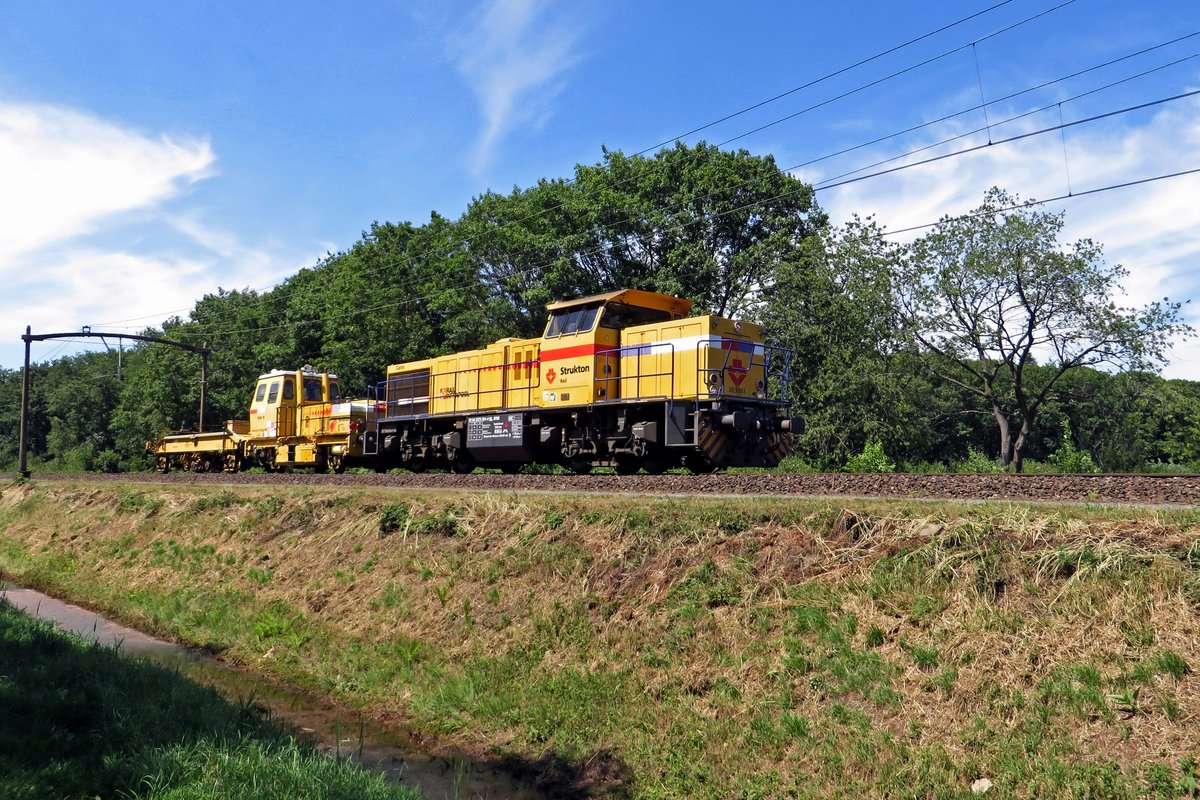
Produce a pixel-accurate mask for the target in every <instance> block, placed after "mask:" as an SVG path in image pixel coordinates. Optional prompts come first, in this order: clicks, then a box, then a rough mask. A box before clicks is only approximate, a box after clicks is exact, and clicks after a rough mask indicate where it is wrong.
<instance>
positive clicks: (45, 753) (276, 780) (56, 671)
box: [0, 602, 420, 800]
mask: <svg viewBox="0 0 1200 800" xmlns="http://www.w3.org/2000/svg"><path fill="white" fill-rule="evenodd" d="M0 797H4V798H6V799H7V800H34V798H39V799H40V798H46V800H69V799H70V798H81V800H82V798H94V797H124V798H171V799H172V800H187V799H190V798H196V800H200V799H201V798H213V797H221V798H238V799H239V800H291V798H303V797H311V798H317V797H320V798H327V799H328V800H334V799H335V798H345V800H359V798H378V799H379V800H384V798H392V799H394V800H402V799H403V798H408V800H419V797H420V795H418V794H417V793H416V792H413V791H412V790H409V789H401V788H399V787H395V786H389V785H388V784H386V783H385V782H384V781H383V779H382V778H381V777H380V776H378V775H369V774H367V773H365V772H363V771H362V770H361V769H359V768H358V767H357V766H355V765H352V764H349V763H347V762H345V761H335V760H334V759H332V758H329V757H327V756H323V755H320V754H318V753H316V752H315V751H313V750H312V749H310V748H308V747H305V746H302V745H298V744H296V742H295V741H293V740H292V738H291V737H290V736H288V735H286V734H284V733H282V732H281V731H280V730H279V729H278V728H276V727H275V726H273V725H272V724H270V723H269V722H268V721H266V720H264V719H263V718H262V716H261V715H260V714H259V712H258V711H257V710H256V709H255V708H254V706H253V705H252V704H250V703H249V702H246V703H243V704H241V705H232V704H230V703H227V702H226V701H224V700H223V699H221V697H220V696H218V695H217V694H216V692H214V691H213V690H211V689H207V688H202V687H199V686H195V685H193V684H191V683H188V682H187V681H186V680H184V679H183V678H181V677H180V676H179V675H178V674H176V673H174V672H171V671H169V670H166V669H163V668H161V667H157V666H154V665H151V664H146V663H143V662H139V661H134V660H131V659H128V658H125V657H124V656H121V655H120V654H119V653H118V652H117V651H115V650H113V649H112V648H108V647H101V646H98V645H95V644H88V643H85V642H83V641H82V640H81V639H78V638H76V637H73V636H71V635H69V634H66V633H63V632H61V631H59V630H57V629H55V628H54V627H53V626H52V625H50V624H49V623H46V622H43V621H39V620H34V619H31V618H29V617H27V616H26V615H25V614H23V613H22V612H20V611H17V610H16V609H14V608H13V607H12V606H10V605H9V604H7V603H4V602H0Z"/></svg>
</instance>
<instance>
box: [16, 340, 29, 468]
mask: <svg viewBox="0 0 1200 800" xmlns="http://www.w3.org/2000/svg"><path fill="white" fill-rule="evenodd" d="M30 333H31V331H30V329H29V326H28V325H26V326H25V335H24V336H22V337H21V338H22V339H24V340H25V374H24V375H23V376H22V378H21V434H20V436H21V441H20V444H18V445H17V453H18V455H17V470H18V472H20V474H21V477H22V478H28V477H29V465H28V464H27V463H26V460H25V459H26V455H27V454H26V452H25V437H26V435H27V433H28V429H29V343H30V341H31V340H30V338H29V337H30Z"/></svg>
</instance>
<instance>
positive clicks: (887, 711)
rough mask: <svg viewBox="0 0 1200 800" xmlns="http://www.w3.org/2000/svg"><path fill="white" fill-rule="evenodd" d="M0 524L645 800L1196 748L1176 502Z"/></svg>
mask: <svg viewBox="0 0 1200 800" xmlns="http://www.w3.org/2000/svg"><path fill="white" fill-rule="evenodd" d="M35 510H36V512H37V513H34V511H35ZM0 513H2V514H3V515H4V517H3V520H4V524H5V530H4V533H3V535H2V540H0V546H2V547H4V548H6V550H5V551H0V568H3V569H5V570H6V571H9V572H10V573H16V574H15V577H17V578H18V579H26V580H30V579H32V580H35V581H38V582H42V583H45V584H51V585H52V586H54V587H55V588H58V589H59V590H60V591H66V592H68V593H74V594H77V595H80V596H83V597H84V598H85V599H87V600H88V601H90V602H92V603H95V604H98V605H102V606H107V607H109V608H112V609H115V610H117V611H119V612H121V613H123V614H124V615H125V616H126V617H135V618H136V617H138V616H141V622H142V623H143V624H148V625H150V626H153V627H157V628H158V629H160V630H162V629H166V630H169V631H172V632H173V633H174V634H176V635H179V636H185V637H192V638H200V639H202V640H204V641H209V642H212V640H213V639H214V638H216V639H217V640H219V641H216V642H214V643H215V644H216V645H218V646H220V647H222V648H228V649H227V651H226V652H227V654H228V656H229V657H232V658H235V659H239V660H242V661H246V662H254V663H257V664H259V665H260V667H261V668H267V669H271V670H274V671H278V672H280V673H282V674H284V675H286V676H289V677H292V678H293V679H297V678H299V679H304V680H307V681H308V682H310V683H315V684H316V685H318V686H320V687H322V688H324V689H326V690H329V691H332V692H341V693H344V694H345V695H346V696H348V697H350V698H351V699H353V700H354V701H355V702H362V703H366V704H367V705H369V706H370V707H371V708H373V709H374V710H375V711H376V712H377V713H379V714H381V715H392V714H408V715H414V714H415V715H417V716H418V717H422V719H423V722H424V724H428V725H432V726H434V727H435V728H441V729H442V731H443V735H445V736H447V737H449V738H450V739H452V740H454V741H457V742H458V743H460V744H462V745H465V746H469V747H474V748H480V747H483V748H487V747H502V748H510V749H514V750H517V751H523V752H526V753H529V754H531V755H536V754H537V753H538V752H540V750H541V749H542V748H550V749H555V750H558V751H560V752H561V753H563V754H565V755H567V756H573V755H580V754H582V755H583V756H586V755H587V754H588V753H595V752H601V751H608V750H612V751H614V752H616V753H617V754H618V755H619V756H620V757H621V758H624V759H626V760H627V761H628V762H630V766H631V768H632V770H633V774H634V785H635V786H636V787H639V788H638V792H639V793H641V794H643V795H644V796H681V795H682V794H688V793H692V792H695V791H699V790H698V789H697V787H700V786H704V785H710V787H711V786H713V785H715V786H717V787H721V786H724V787H741V789H739V791H744V792H745V793H747V794H754V791H751V789H753V788H754V787H760V788H762V791H763V792H765V795H772V794H778V793H787V792H789V791H791V792H798V793H799V795H800V796H804V795H805V792H810V791H811V792H816V794H811V795H810V796H821V792H822V791H824V792H826V793H831V794H842V793H850V794H852V793H853V791H854V788H853V787H854V786H858V787H859V789H860V790H861V787H864V786H871V787H876V788H880V787H887V786H889V785H891V784H890V783H889V782H894V781H896V780H898V778H897V776H896V775H895V774H893V773H895V772H896V770H897V769H898V765H902V764H908V765H909V766H908V767H906V769H907V768H912V769H919V770H925V772H921V773H920V774H919V775H916V776H915V777H914V776H909V777H910V778H912V780H914V781H918V783H919V780H918V779H921V780H924V779H928V780H930V781H936V780H941V781H945V780H951V781H955V782H957V781H960V780H965V776H967V775H968V773H971V774H973V772H974V771H980V770H991V771H992V772H993V779H994V780H1003V779H1004V777H1005V774H1004V770H1008V771H1009V773H1008V775H1009V777H1010V778H1011V779H1012V781H1013V784H1014V785H1012V786H1009V787H1008V790H1009V791H1010V793H1011V796H1038V795H1042V796H1054V795H1055V794H1056V793H1057V792H1059V790H1060V788H1061V786H1062V785H1067V784H1068V783H1069V781H1071V780H1075V781H1078V780H1080V778H1079V775H1078V774H1076V773H1071V774H1069V775H1068V776H1067V777H1066V778H1062V779H1061V781H1060V783H1054V781H1056V780H1059V778H1057V777H1055V775H1056V774H1057V773H1054V772H1053V769H1052V767H1054V765H1055V764H1058V763H1060V762H1064V763H1066V764H1067V765H1068V767H1071V765H1081V764H1082V765H1088V764H1095V765H1103V764H1106V763H1113V764H1115V765H1117V768H1119V770H1120V771H1121V774H1122V775H1124V776H1125V779H1127V780H1128V781H1130V784H1129V785H1130V786H1132V787H1134V789H1131V791H1142V790H1143V789H1144V786H1142V783H1139V781H1142V782H1144V780H1146V778H1145V775H1146V774H1148V773H1147V770H1148V769H1149V768H1150V767H1151V766H1152V765H1154V764H1157V763H1159V762H1162V763H1167V764H1172V765H1174V766H1172V769H1175V768H1176V767H1177V766H1178V764H1179V762H1180V760H1181V759H1184V758H1186V757H1187V756H1188V755H1189V754H1196V753H1200V678H1198V677H1197V670H1200V615H1198V613H1197V608H1198V607H1200V588H1198V587H1200V577H1198V574H1200V545H1198V544H1197V541H1198V527H1197V523H1198V519H1200V518H1197V517H1194V516H1191V515H1188V514H1181V513H1180V512H1171V513H1166V512H1154V511H1113V510H1104V509H1099V510H1081V509H1047V508H1044V507H1028V506H1018V505H995V506H958V505H953V504H949V503H942V504H920V505H914V504H905V503H888V502H861V503H854V504H853V505H852V506H851V505H850V504H829V503H821V502H815V501H784V500H779V501H768V502H761V501H756V500H746V501H719V502H716V501H714V502H705V501H690V500H689V501H681V500H678V499H674V500H666V499H663V500H658V499H645V498H639V499H638V500H637V501H636V502H634V503H631V502H630V500H629V499H628V498H594V497H588V498H581V497H570V496H563V497H548V498H547V497H540V498H536V499H531V498H529V497H523V496H518V495H507V494H502V493H496V494H484V495H477V496H469V495H453V494H420V493H417V492H383V491H378V490H372V491H357V492H356V491H346V490H318V491H311V490H305V491H300V490H296V491H279V490H274V491H272V490H267V489H262V488H248V489H244V490H243V489H231V490H221V491H215V490H211V489H210V490H205V489H186V488H171V489H153V490H136V491H134V490H122V489H112V488H105V489H102V490H96V489H83V488H71V487H68V486H62V485H55V486H52V487H38V488H36V489H34V488H31V487H30V486H28V485H26V486H21V487H7V488H5V489H4V490H3V493H2V494H0ZM384 518H386V519H387V520H388V524H387V525H383V524H381V521H382V520H383V519H384ZM385 528H386V530H385ZM51 556H53V557H54V558H56V559H58V561H52V560H49V559H51ZM63 559H68V560H69V562H70V566H69V568H64V567H63ZM56 565H57V566H56ZM172 592H176V593H182V595H183V596H186V602H183V604H182V605H180V606H177V607H173V608H174V609H175V610H174V611H173V612H172V613H174V614H176V615H177V616H178V615H183V616H187V615H188V614H190V613H191V611H192V609H193V608H194V609H195V611H196V615H198V618H203V609H204V608H205V607H206V606H205V597H206V596H209V595H212V596H220V597H225V598H240V600H238V601H237V602H244V603H245V606H246V609H245V611H246V614H247V615H249V616H248V617H247V616H239V617H237V619H241V620H243V625H244V624H247V623H246V619H249V620H250V621H249V623H248V624H249V625H250V632H247V631H241V632H238V631H234V630H228V629H220V628H216V629H214V630H205V631H204V632H203V634H202V635H199V636H198V635H197V633H196V630H195V629H194V626H195V625H197V624H198V623H196V622H195V621H194V620H193V621H180V620H179V619H174V620H172V619H170V618H167V616H169V615H165V614H163V613H162V612H161V610H159V611H155V610H154V609H153V608H150V609H147V608H145V607H143V606H144V602H145V601H144V600H143V601H139V602H142V603H143V606H139V605H138V603H135V602H131V601H129V600H128V598H130V597H132V596H139V597H141V596H145V595H149V594H154V593H157V594H159V595H163V594H168V593H172ZM181 602H182V601H181ZM181 609H182V610H181ZM268 614H274V615H275V616H274V617H271V616H269V615H268ZM255 615H257V616H255ZM264 615H267V616H264ZM188 619H189V620H191V617H188ZM135 621H136V620H135ZM189 626H193V628H192V629H190V630H189ZM254 631H257V635H255V634H254V633H253V632H254ZM264 634H265V635H264ZM353 643H358V644H353ZM331 650H336V652H332V651H331ZM395 652H399V653H401V656H399V657H398V658H399V659H400V661H402V662H404V664H403V665H401V666H396V665H395V664H394V663H392V662H394V661H395V659H396V658H397V657H395V656H388V655H386V654H388V653H395ZM381 653H383V654H384V655H380V654H381ZM389 658H390V659H391V661H389ZM1172 658H1177V659H1178V660H1179V661H1178V663H1179V664H1183V665H1185V666H1186V668H1185V669H1184V670H1182V671H1180V670H1179V669H1178V666H1177V663H1176V662H1175V661H1172V660H1171V659H1172ZM410 662H411V663H410ZM1164 665H1165V666H1164ZM381 676H382V677H381ZM547 687H551V688H552V690H553V692H558V693H560V694H561V693H564V692H565V693H566V694H565V695H563V696H566V697H569V698H574V699H569V700H561V701H554V696H558V695H554V696H550V695H547V698H546V699H545V707H544V708H543V706H542V705H540V703H541V702H542V699H540V698H542V694H543V693H547V692H551V688H547ZM505 692H508V693H510V694H505ZM581 698H582V699H581ZM556 702H559V704H560V705H561V703H571V702H578V703H579V704H581V705H583V706H585V708H584V709H583V710H581V711H580V712H579V714H578V715H576V714H574V712H573V711H572V712H571V713H570V714H567V712H565V711H562V712H561V713H560V710H559V709H558V707H557V706H556V705H555V703H556ZM506 704H507V707H506ZM512 705H516V706H519V707H520V708H518V709H516V710H514V709H513V708H512V707H511V706H512ZM526 706H527V707H526ZM589 709H590V710H589ZM561 714H567V715H566V716H562V715H561ZM1047 742H1050V743H1052V745H1053V746H1052V747H1051V746H1050V745H1048V744H1046V743H1047ZM847 748H849V750H847ZM856 748H865V749H864V750H863V751H862V752H861V753H858V750H857V749H856ZM1038 748H1043V749H1045V750H1046V752H1049V753H1051V754H1052V755H1051V756H1046V758H1047V759H1048V761H1047V763H1051V766H1050V767H1044V768H1043V767H1037V768H1036V769H1042V772H1036V769H1035V768H1034V767H1030V766H1028V764H1032V763H1034V762H1035V761H1038V758H1041V756H1040V755H1039V756H1038V758H1034V754H1038V753H1041V752H1042V751H1041V750H1039V749H1038ZM847 753H851V755H846V754H847ZM854 753H858V754H857V755H853V754H854ZM1055 753H1057V754H1059V755H1053V754H1055ZM839 754H840V755H839ZM1022 754H1023V755H1022ZM918 756H919V758H918ZM914 758H916V759H917V761H916V762H912V759H914ZM1022 758H1024V759H1025V760H1026V762H1028V763H1021V760H1022ZM1055 759H1058V760H1057V761H1056V760H1055ZM693 762H701V763H700V764H699V765H697V764H696V763H693ZM835 762H836V763H835ZM910 762H912V763H910ZM916 763H920V764H922V765H923V766H920V767H918V766H915V765H914V764H916ZM1039 763H1040V762H1039ZM664 765H665V766H664ZM1072 768H1074V767H1072ZM1026 769H1035V773H1036V774H1033V777H1032V778H1029V777H1028V776H1027V775H1026V774H1025V772H1024V770H1026ZM664 770H665V771H664ZM921 776H925V777H921ZM976 777H978V775H976ZM1027 778H1028V780H1026V779H1027ZM1018 779H1020V780H1026V783H1025V788H1024V789H1019V787H1018V786H1017V785H1016V783H1017V782H1018ZM1181 780H1182V779H1181ZM1039 781H1041V783H1039ZM706 782H707V784H706ZM854 782H857V783H854ZM969 782H970V781H969V780H966V783H965V784H963V785H966V784H969ZM1064 782H1066V783H1064ZM800 786H804V787H808V788H807V789H804V790H803V791H801V790H800V789H798V788H797V787H800ZM1030 786H1034V787H1039V786H1040V787H1041V788H1040V789H1037V790H1036V791H1035V790H1034V789H1030V788H1029V787H1030ZM788 787H791V788H790V789H789V788H788ZM1055 787H1060V788H1055ZM1138 787H1142V788H1141V789H1139V788H1138ZM889 791H890V790H886V789H881V791H880V793H881V794H888V793H889ZM1063 791H1065V790H1063ZM1031 792H1032V794H1031ZM713 796H724V795H723V794H721V793H720V792H717V793H716V794H714V795H713ZM1063 796H1066V795H1063ZM1114 796H1123V795H1121V794H1116V795H1114Z"/></svg>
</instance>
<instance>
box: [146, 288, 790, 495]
mask: <svg viewBox="0 0 1200 800" xmlns="http://www.w3.org/2000/svg"><path fill="white" fill-rule="evenodd" d="M691 307H692V304H691V301H689V300H684V299H681V298H678V297H671V296H669V295H664V294H657V293H654V292H646V291H641V290H637V289H625V290H621V291H615V292H608V293H606V294H599V295H594V296H591V297H583V298H579V299H577V300H568V301H564V302H559V303H553V304H551V305H550V306H549V307H548V309H549V319H548V320H547V323H546V329H545V332H544V334H543V335H542V336H541V337H540V338H536V339H512V338H510V339H501V340H500V341H498V342H494V343H493V344H491V345H488V346H487V347H484V348H482V349H479V350H469V351H466V352H461V353H454V354H451V355H446V356H437V357H434V358H428V359H424V360H421V361H412V362H408V363H404V364H393V365H391V366H389V367H388V368H387V375H386V379H385V380H384V381H382V382H381V383H380V384H378V385H377V386H376V387H374V391H373V393H372V394H373V396H371V397H369V398H367V399H365V400H344V399H342V398H340V397H339V396H338V385H337V378H336V377H335V376H331V375H328V374H326V373H315V372H312V371H311V370H309V369H308V368H305V369H303V370H298V371H293V372H284V371H276V372H270V373H267V374H265V375H262V376H260V377H259V379H258V383H257V384H256V386H255V390H254V394H253V397H252V401H251V404H250V414H249V419H248V420H245V421H243V420H236V421H230V422H227V423H226V425H225V430H223V431H220V432H213V433H198V434H172V435H167V436H163V437H160V438H159V439H158V440H157V441H154V442H150V443H148V447H149V449H150V450H151V452H153V453H154V454H155V455H156V458H157V464H158V468H159V469H160V470H163V471H166V470H169V469H170V468H171V466H172V465H173V464H174V465H178V466H180V467H183V468H185V469H194V470H198V471H203V470H208V469H224V470H226V471H228V472H236V471H237V470H238V469H241V468H243V467H245V466H250V465H257V466H262V467H265V468H267V469H283V468H291V467H312V468H316V469H318V470H322V471H323V470H325V469H332V470H334V471H336V472H340V471H342V470H343V469H344V468H345V467H346V466H348V465H354V464H358V465H363V466H372V467H374V468H376V469H378V470H381V471H382V470H386V469H389V468H392V467H402V468H405V469H409V470H412V471H416V472H419V471H421V470H424V469H427V468H429V467H444V468H449V469H453V470H454V471H456V472H470V471H471V470H473V469H474V468H475V467H476V466H480V465H482V466H489V467H497V468H499V469H501V470H503V471H505V472H515V471H517V470H518V469H520V467H521V466H522V465H524V464H531V463H553V464H563V465H565V466H567V467H568V468H570V469H571V470H573V471H574V472H577V473H581V474H582V473H586V472H589V471H591V469H592V468H593V467H595V466H611V467H613V468H615V469H616V470H617V471H618V472H620V473H632V472H636V471H637V470H639V469H643V470H645V471H647V472H649V473H652V474H653V473H660V472H663V471H665V470H667V469H669V468H671V467H674V466H678V465H683V466H686V467H687V468H688V469H690V470H692V471H693V472H707V471H711V470H713V469H717V468H721V467H730V466H765V467H773V466H775V465H777V464H778V463H779V462H780V461H781V460H782V459H783V458H784V457H785V456H787V455H788V454H789V453H790V452H791V440H792V433H793V432H798V429H799V425H800V422H799V420H795V419H792V418H790V417H788V416H787V415H786V409H787V406H788V378H789V369H790V359H791V353H790V351H786V350H783V349H780V348H776V347H771V346H769V345H767V344H766V343H765V341H764V339H763V329H762V326H760V325H755V324H753V323H749V322H742V321H735V320H731V319H725V318H723V317H717V316H694V317H689V316H688V313H689V312H690V311H691Z"/></svg>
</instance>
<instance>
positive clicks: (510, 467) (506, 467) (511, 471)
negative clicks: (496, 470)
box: [500, 461, 521, 475]
mask: <svg viewBox="0 0 1200 800" xmlns="http://www.w3.org/2000/svg"><path fill="white" fill-rule="evenodd" d="M500 471H501V472H503V473H504V474H505V475H516V474H517V473H518V472H520V471H521V464H520V462H517V461H506V462H505V463H503V464H501V465H500Z"/></svg>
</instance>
